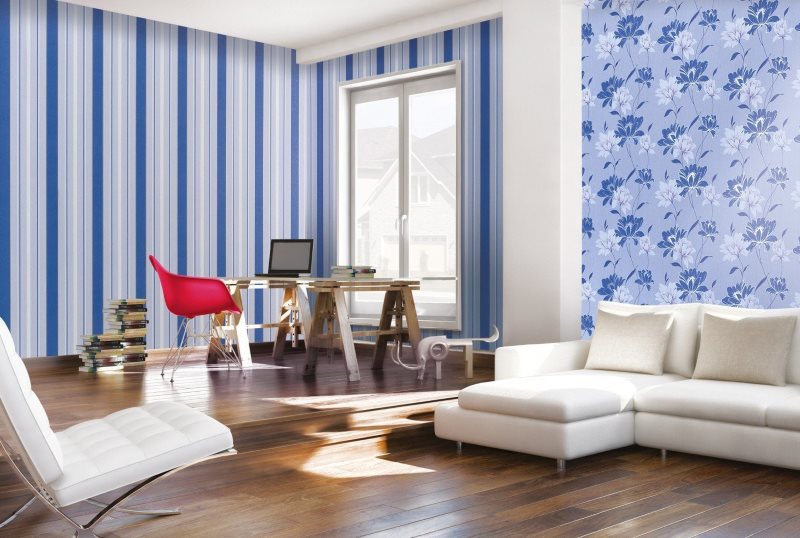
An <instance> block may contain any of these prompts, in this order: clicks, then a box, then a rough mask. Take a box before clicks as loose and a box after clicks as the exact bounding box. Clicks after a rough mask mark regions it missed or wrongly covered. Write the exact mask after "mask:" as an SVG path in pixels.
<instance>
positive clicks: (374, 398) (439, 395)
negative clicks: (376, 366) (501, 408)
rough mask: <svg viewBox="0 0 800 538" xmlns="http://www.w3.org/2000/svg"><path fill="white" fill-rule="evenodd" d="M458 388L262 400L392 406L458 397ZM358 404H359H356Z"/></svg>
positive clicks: (324, 405) (317, 406)
mask: <svg viewBox="0 0 800 538" xmlns="http://www.w3.org/2000/svg"><path fill="white" fill-rule="evenodd" d="M457 396H458V391H457V390H441V391H420V392H392V393H387V394H377V393H374V394H343V395H330V396H296V397H290V398H262V399H261V400H262V401H265V402H272V403H277V404H283V405H297V406H303V407H311V408H313V409H345V408H351V407H354V406H355V407H362V406H363V405H364V403H365V402H368V403H369V404H370V407H380V406H392V405H398V404H405V403H408V402H424V401H431V400H447V399H451V398H456V397H457ZM356 404H357V405H356Z"/></svg>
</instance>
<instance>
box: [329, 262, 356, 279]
mask: <svg viewBox="0 0 800 538" xmlns="http://www.w3.org/2000/svg"><path fill="white" fill-rule="evenodd" d="M353 275H355V272H354V271H353V266H352V265H331V278H353Z"/></svg>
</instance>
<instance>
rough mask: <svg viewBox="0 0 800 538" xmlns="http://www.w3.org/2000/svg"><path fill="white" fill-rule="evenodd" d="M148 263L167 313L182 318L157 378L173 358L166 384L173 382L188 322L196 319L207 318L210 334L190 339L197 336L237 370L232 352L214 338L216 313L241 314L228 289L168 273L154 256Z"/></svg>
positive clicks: (217, 283) (215, 282) (215, 281)
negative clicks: (172, 344)
mask: <svg viewBox="0 0 800 538" xmlns="http://www.w3.org/2000/svg"><path fill="white" fill-rule="evenodd" d="M150 263H151V264H153V268H154V269H155V270H156V274H158V279H159V280H160V281H161V290H162V291H163V292H164V302H165V303H166V305H167V310H169V311H170V312H172V313H173V314H175V315H176V316H182V317H183V321H182V322H181V325H180V327H179V329H178V340H177V342H176V345H175V346H173V347H172V348H170V352H169V355H167V360H166V361H165V362H164V366H163V367H162V368H161V375H162V376H163V375H164V370H165V369H166V367H167V365H168V364H169V363H170V362H171V361H172V359H174V361H175V362H174V366H173V368H172V377H171V378H170V382H172V381H174V379H175V371H176V370H177V369H178V367H179V366H180V364H181V362H182V360H181V357H182V354H183V350H184V348H185V346H186V340H187V336H188V330H187V329H188V323H189V321H191V320H193V319H194V318H196V317H198V316H211V334H210V336H209V335H206V334H203V333H194V334H192V336H201V337H203V338H204V339H205V340H207V341H208V343H209V346H214V347H215V348H216V349H217V350H218V351H220V353H221V354H222V355H223V357H225V358H226V359H228V361H229V365H230V362H234V363H236V364H237V365H238V366H239V368H240V369H241V367H242V365H241V361H239V359H238V357H236V356H235V353H233V352H232V350H227V349H225V348H224V347H223V346H221V345H220V344H219V342H218V339H217V338H215V337H218V336H219V332H218V331H217V329H218V328H219V325H218V323H217V318H216V314H225V315H230V314H241V313H242V309H241V308H239V306H238V305H237V304H236V302H234V300H233V297H231V294H230V292H229V291H228V287H227V286H225V284H224V283H223V282H222V281H221V280H219V279H216V278H205V277H197V276H184V275H177V274H175V273H171V272H170V271H168V270H167V268H166V267H164V266H163V265H161V263H159V261H158V260H157V259H156V258H155V256H153V255H151V256H150Z"/></svg>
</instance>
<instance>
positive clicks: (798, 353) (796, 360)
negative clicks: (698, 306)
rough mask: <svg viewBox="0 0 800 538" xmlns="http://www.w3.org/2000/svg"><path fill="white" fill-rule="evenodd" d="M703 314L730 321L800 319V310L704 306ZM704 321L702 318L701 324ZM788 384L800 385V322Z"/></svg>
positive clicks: (793, 338)
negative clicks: (763, 318)
mask: <svg viewBox="0 0 800 538" xmlns="http://www.w3.org/2000/svg"><path fill="white" fill-rule="evenodd" d="M703 312H704V313H709V314H714V315H717V316H725V317H727V318H730V319H742V318H746V317H774V316H794V317H796V318H800V308H775V309H770V310H765V309H760V308H737V307H732V306H723V305H703ZM702 323H703V319H702V315H701V316H700V324H701V325H702ZM786 382H787V383H790V384H793V385H798V384H800V320H798V322H797V323H796V324H795V327H794V334H793V336H792V346H791V348H790V350H789V359H788V364H787V366H786Z"/></svg>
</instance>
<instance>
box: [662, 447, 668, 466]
mask: <svg viewBox="0 0 800 538" xmlns="http://www.w3.org/2000/svg"><path fill="white" fill-rule="evenodd" d="M666 462H667V449H666V448H662V449H661V463H666Z"/></svg>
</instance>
